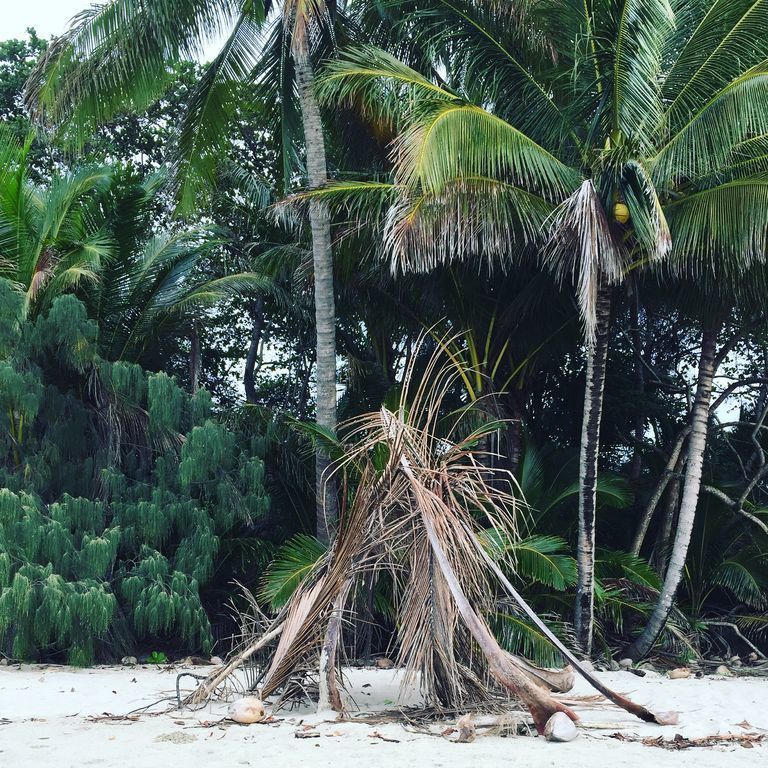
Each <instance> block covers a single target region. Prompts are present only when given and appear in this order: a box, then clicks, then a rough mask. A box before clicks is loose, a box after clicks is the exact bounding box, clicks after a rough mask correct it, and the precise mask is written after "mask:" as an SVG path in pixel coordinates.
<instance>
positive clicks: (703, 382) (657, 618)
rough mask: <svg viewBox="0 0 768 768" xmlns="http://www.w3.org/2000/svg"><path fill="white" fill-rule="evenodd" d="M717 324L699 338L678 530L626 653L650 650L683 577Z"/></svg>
mask: <svg viewBox="0 0 768 768" xmlns="http://www.w3.org/2000/svg"><path fill="white" fill-rule="evenodd" d="M718 329H719V324H716V325H715V326H714V327H711V328H705V329H704V332H703V334H702V340H701V357H700V359H699V378H698V382H697V385H696V396H695V398H694V401H693V409H692V413H691V437H690V442H689V448H688V464H687V466H686V469H685V479H684V482H683V497H682V500H681V502H680V514H679V516H678V520H677V531H676V532H675V541H674V544H673V546H672V555H671V557H670V559H669V566H668V567H667V573H666V575H665V577H664V584H663V586H662V588H661V594H660V595H659V600H658V602H657V603H656V606H655V608H654V609H653V613H652V614H651V616H650V618H649V619H648V624H647V625H646V627H645V629H644V630H643V632H642V634H641V635H640V636H639V637H638V638H637V639H636V640H635V642H634V643H632V645H630V647H629V648H628V649H627V652H626V656H627V657H629V658H632V659H640V658H642V657H643V656H645V655H646V654H647V653H648V651H650V650H651V648H652V647H653V644H654V643H655V642H656V638H657V637H658V636H659V634H660V633H661V630H662V629H663V628H664V624H665V623H666V621H667V618H668V616H669V612H670V611H671V610H672V603H673V601H674V599H675V593H676V592H677V588H678V587H679V585H680V581H681V580H682V578H683V570H684V568H685V559H686V557H687V555H688V546H689V544H690V543H691V534H692V532H693V523H694V520H695V517H696V505H697V504H698V501H699V492H700V490H701V472H702V467H703V465H704V451H705V449H706V446H707V428H708V425H709V407H710V402H711V399H712V382H713V379H714V376H715V369H716V365H715V345H716V342H717V333H718Z"/></svg>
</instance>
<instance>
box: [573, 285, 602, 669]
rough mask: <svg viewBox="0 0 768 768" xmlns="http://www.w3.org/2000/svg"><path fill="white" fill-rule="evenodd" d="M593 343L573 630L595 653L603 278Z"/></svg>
mask: <svg viewBox="0 0 768 768" xmlns="http://www.w3.org/2000/svg"><path fill="white" fill-rule="evenodd" d="M596 319H597V322H596V328H595V343H594V346H593V347H592V348H591V349H590V350H588V352H587V377H586V384H585V387H584V415H583V417H582V418H583V420H582V427H581V450H580V453H579V538H578V546H577V563H578V582H577V585H576V610H575V615H574V629H575V631H576V640H577V641H578V643H579V645H580V646H581V650H582V651H583V652H584V653H585V654H586V655H587V656H589V654H590V653H591V652H592V625H593V623H594V618H595V510H596V507H597V459H598V454H599V452H600V420H601V418H602V415H603V390H604V387H605V368H606V361H607V359H608V332H609V329H610V321H611V289H610V286H609V285H608V283H607V281H606V280H605V278H601V281H600V287H599V288H598V293H597V305H596Z"/></svg>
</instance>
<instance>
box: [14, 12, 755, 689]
mask: <svg viewBox="0 0 768 768" xmlns="http://www.w3.org/2000/svg"><path fill="white" fill-rule="evenodd" d="M766 211H768V2H760V1H757V2H756V1H755V0H750V1H748V0H729V1H728V2H725V1H724V0H588V1H587V2H583V1H582V0H580V1H579V2H572V1H571V0H520V1H519V2H509V3H499V2H497V1H496V0H419V2H414V1H413V0H345V1H344V2H334V3H331V2H320V1H319V0H312V1H310V0H285V2H283V3H271V2H266V0H216V1H215V2H210V0H209V1H208V2H201V0H183V2H178V0H173V2H172V1H171V0H143V2H141V3H135V2H132V1H130V0H107V1H106V2H102V3H100V4H98V5H94V6H91V7H90V8H87V9H84V10H83V12H82V13H81V14H80V15H79V16H77V17H76V18H75V19H74V20H73V22H72V23H71V25H70V26H69V27H68V29H66V30H62V34H61V36H59V37H57V38H55V39H52V40H50V41H44V40H41V39H40V38H39V37H38V36H37V35H35V34H34V33H33V32H30V34H29V37H28V39H26V40H11V41H7V42H5V43H0V294H1V297H0V298H1V299H2V303H1V306H0V313H1V314H0V405H2V408H1V409H0V478H2V490H0V653H3V654H5V655H7V656H9V657H14V658H62V659H66V660H68V661H70V662H72V663H78V664H84V663H90V662H91V661H93V660H96V659H115V658H120V657H121V656H122V655H123V654H126V653H129V652H130V653H139V652H144V651H146V652H148V651H149V650H150V649H152V650H155V649H162V652H163V653H165V654H166V655H168V656H173V655H174V654H179V653H182V652H184V653H192V652H201V653H202V652H206V653H207V652H209V651H210V650H211V649H212V648H213V646H214V644H215V643H219V645H220V647H221V648H222V649H223V650H226V649H227V648H228V645H227V644H228V642H229V640H228V638H229V637H230V635H231V634H232V632H233V631H234V630H235V626H234V624H233V622H232V617H231V614H232V610H235V611H236V610H237V609H239V610H246V608H247V605H248V602H249V600H250V599H253V600H255V601H256V602H257V603H258V605H259V609H260V611H263V612H265V613H267V614H270V615H278V616H279V615H282V614H281V611H284V610H286V606H291V605H296V602H295V600H300V599H301V596H302V595H307V594H309V593H310V592H311V590H312V589H313V587H312V585H316V584H318V583H320V582H319V581H318V580H319V579H321V576H320V575H319V574H322V573H324V571H323V569H331V570H330V572H332V573H333V574H334V579H336V578H337V577H338V578H339V579H341V580H340V581H339V583H338V584H337V585H336V587H337V588H334V590H331V591H329V592H328V593H327V595H326V593H325V592H323V594H324V595H326V597H327V598H328V600H327V602H328V605H330V604H331V603H333V604H334V605H335V604H336V603H335V601H337V600H342V602H345V601H346V602H347V603H348V604H349V606H350V607H353V608H354V609H355V611H356V612H357V613H358V615H359V616H361V617H363V619H364V620H363V621H362V622H361V624H360V627H361V628H360V629H359V630H355V631H354V632H348V633H347V635H345V636H344V639H343V642H344V643H345V644H346V646H347V652H348V653H351V654H353V655H354V656H356V657H359V658H369V657H370V656H371V655H372V654H375V653H397V654H399V658H400V659H401V660H403V662H404V663H406V664H408V663H411V662H412V661H413V659H415V658H418V659H419V660H420V661H419V664H427V661H425V659H426V655H425V654H427V649H426V647H425V646H424V642H426V641H425V640H424V635H423V633H422V629H423V624H422V623H421V621H422V618H423V617H422V616H421V614H420V613H419V610H421V609H417V608H416V607H414V606H415V605H416V603H419V604H420V605H421V608H423V606H424V601H429V600H434V601H441V602H440V603H439V605H438V604H437V603H435V610H436V611H437V612H438V613H439V612H440V611H443V612H445V611H448V612H449V613H450V611H449V606H450V605H452V604H456V605H458V604H459V603H460V602H461V599H460V596H458V592H451V591H450V590H449V591H448V592H446V591H445V590H442V587H441V583H442V582H439V579H438V581H437V582H435V583H434V584H433V587H434V589H428V588H427V587H428V585H429V584H432V582H431V581H430V579H433V578H435V577H434V574H433V573H432V571H431V570H430V569H431V568H432V566H433V563H432V560H430V559H429V558H432V557H433V556H434V557H437V554H438V553H439V552H441V551H444V554H445V556H446V560H445V562H447V563H448V564H449V565H452V567H453V569H454V570H456V569H457V566H458V565H459V552H460V551H462V550H461V548H464V550H463V551H468V548H469V547H470V544H469V543H468V542H470V538H471V537H470V538H466V539H465V538H462V537H460V536H458V534H451V533H450V531H451V530H452V529H451V525H453V524H454V523H455V525H456V526H459V527H461V530H462V531H464V532H465V533H466V532H468V531H471V536H477V540H478V541H479V542H481V543H482V552H483V553H485V554H484V555H482V554H481V553H480V552H476V551H474V550H473V552H474V554H473V555H472V556H473V557H477V558H480V559H478V560H477V562H476V563H475V561H474V560H472V561H471V562H472V563H475V564H474V565H473V566H472V568H474V569H475V570H473V571H471V572H467V574H468V575H466V574H462V572H461V571H460V570H459V571H458V573H459V582H460V586H461V587H462V589H463V590H464V593H465V594H466V595H468V596H469V598H471V602H472V603H473V605H475V606H477V607H478V609H482V613H483V615H484V616H485V618H486V619H487V621H488V626H489V627H490V628H491V630H492V632H493V636H494V639H493V641H492V643H491V644H490V645H488V648H491V646H492V644H493V643H497V644H500V645H501V647H503V648H504V649H506V650H508V651H510V652H512V653H513V654H518V655H520V656H524V657H527V658H529V659H532V660H534V661H536V662H538V663H541V664H545V665H555V664H559V663H561V662H562V661H563V657H562V647H567V648H569V649H571V650H578V653H579V654H580V655H582V656H584V657H591V658H593V659H595V660H600V661H602V662H603V663H606V664H607V663H610V662H611V661H612V660H615V661H617V660H618V659H622V658H625V657H627V656H629V657H631V658H633V659H635V660H639V659H641V658H643V657H646V656H648V655H654V656H657V657H660V658H664V659H667V660H670V661H672V660H679V659H690V658H694V657H696V656H699V655H706V656H718V657H722V658H731V657H732V656H734V655H739V656H741V657H744V658H747V657H748V656H749V654H752V655H753V658H756V657H760V656H762V655H763V654H766V653H768V597H767V595H768V487H766V485H765V481H766V477H768V453H767V451H768V430H767V425H766V417H767V416H768V316H766V307H768V302H766V295H768V281H766V278H767V277H768V272H767V270H768V218H767V214H766ZM446 366H447V368H446ZM446 370H450V371H452V373H451V374H446V373H444V371H446ZM425 403H429V405H428V406H427V405H425ZM419 409H422V410H419ZM386 414H394V416H392V417H391V418H393V419H395V421H392V422H388V421H387V419H388V418H390V417H388V416H386ZM382 419H383V421H382ZM401 422H402V423H403V424H407V425H411V424H423V425H424V426H420V427H418V428H416V427H414V428H413V429H414V430H415V432H413V433H412V432H410V431H408V430H410V429H411V427H410V426H409V427H408V430H406V431H407V432H408V436H409V437H408V439H409V440H412V441H414V442H413V444H414V445H416V444H419V445H421V446H422V448H424V450H423V451H422V452H421V453H419V451H416V450H415V449H414V451H413V452H412V453H409V450H410V449H408V450H406V448H405V447H404V446H403V445H402V444H399V443H395V444H393V443H392V442H391V441H392V439H393V438H392V435H387V434H385V433H386V427H387V424H390V427H391V428H392V429H393V430H394V429H395V425H396V424H400V423H401ZM403 429H405V427H403ZM416 433H418V437H417V436H416ZM403 434H405V432H404V433H403ZM419 441H423V443H420V442H419ZM425 446H426V447H425ZM441 446H442V449H441ZM443 449H444V451H445V454H444V455H443V454H441V450H443ZM452 451H453V452H452ZM427 455H428V456H429V458H428V459H427V458H424V457H426V456H427ZM396 456H397V457H402V456H407V457H408V461H410V462H416V463H418V462H419V461H420V459H418V458H417V457H418V456H422V458H423V461H424V465H423V466H419V467H418V471H417V472H416V475H415V476H416V477H417V478H418V481H419V482H418V483H415V481H413V479H412V478H410V476H408V475H407V472H406V474H405V475H404V477H405V478H406V479H407V482H408V483H412V486H409V487H408V488H406V487H405V486H404V485H402V483H404V482H406V481H405V480H403V477H401V476H400V475H399V474H398V473H402V472H403V471H404V470H403V468H402V466H400V465H398V466H395V465H394V464H393V463H392V462H393V461H394V458H393V457H396ZM399 460H400V459H398V461H399ZM431 462H435V464H434V466H435V467H437V466H438V465H439V467H440V470H439V471H438V470H437V469H435V470H434V471H435V473H436V474H435V478H437V475H439V474H440V472H445V473H446V475H445V480H444V482H443V481H440V482H441V483H442V485H440V487H441V488H443V490H444V492H445V493H446V494H448V496H449V498H450V499H451V500H452V501H451V502H450V503H449V504H448V507H450V509H447V511H446V510H443V512H441V513H440V514H438V512H437V511H436V508H434V509H433V508H432V507H429V509H431V511H430V512H429V514H427V513H426V512H425V511H424V510H425V509H427V507H428V506H429V505H427V506H424V497H423V496H422V495H421V494H422V490H419V489H420V488H421V487H422V485H423V486H424V487H427V486H429V482H428V481H427V480H426V479H425V478H426V476H427V475H428V474H429V472H430V471H431V470H428V467H429V466H432V464H431ZM441 462H443V463H441ZM469 467H472V470H471V472H470V469H469ZM473 472H476V474H472V473H473ZM467 473H468V474H467ZM394 477H399V478H400V479H399V480H397V481H395V480H394V479H393V478H394ZM456 477H464V478H471V481H470V480H467V483H468V484H467V485H462V483H461V481H459V480H456ZM388 478H389V479H388ZM409 478H410V479H409ZM385 481H386V482H390V481H391V482H392V488H391V489H390V493H389V494H384V493H383V492H382V488H381V483H384V482H385ZM434 482H435V483H437V484H439V483H438V480H437V479H435V480H434ZM377 483H378V485H377ZM453 483H457V485H456V486H455V488H454V485H453ZM406 484H407V483H406ZM486 484H487V485H486ZM480 488H482V489H483V490H482V491H481V490H478V489H480ZM449 489H453V490H449ZM488 489H490V490H488ZM442 492H443V491H441V493H442ZM444 498H446V497H444V496H441V499H444ZM441 503H442V502H441ZM366 504H367V506H365V505H366ZM451 504H454V505H458V506H454V507H451ZM366 510H367V513H368V514H369V515H370V516H371V517H370V519H368V518H366V517H365V515H364V514H363V512H365V511H366ZM441 515H442V516H441ZM430 516H432V517H430ZM435 516H436V517H435ZM433 517H434V519H433ZM449 518H450V520H453V523H450V524H449V520H448V519H449ZM430 520H432V523H430ZM431 524H437V528H436V530H437V531H438V533H439V535H438V534H436V535H437V538H438V539H439V545H438V546H437V548H434V547H433V549H432V550H430V551H431V552H432V554H429V553H428V552H427V550H424V549H423V545H424V537H425V536H427V537H428V531H429V530H431V528H430V525H431ZM382 526H383V527H382ZM406 531H407V535H406ZM363 532H365V533H364V534H363ZM469 535H470V534H469V533H467V536H469ZM356 536H358V537H363V538H355V537H356ZM373 539H378V540H379V541H380V542H381V546H380V549H379V550H378V551H377V554H376V557H377V558H380V560H381V564H382V567H381V568H370V569H367V568H366V567H362V566H361V568H360V574H361V575H360V581H359V584H358V585H357V586H356V587H355V589H353V590H351V592H350V590H349V589H347V588H346V587H345V586H344V585H345V584H346V581H345V580H344V579H343V578H342V576H344V574H343V573H342V571H343V568H341V566H340V565H339V563H342V564H343V563H345V562H346V561H345V560H344V557H345V556H346V555H345V554H344V553H345V552H348V551H352V549H348V548H355V547H358V545H360V546H362V545H361V544H360V542H361V541H365V542H367V543H366V545H365V546H369V545H370V542H371V541H373ZM433 545H434V542H433ZM371 546H372V545H371ZM451 547H458V548H459V549H457V550H451ZM355 551H358V550H355ZM360 556H361V557H362V554H361V555H360ZM483 557H487V558H490V560H492V561H493V562H494V563H495V564H496V565H495V566H494V567H496V568H497V569H498V572H499V573H501V574H502V575H503V578H504V579H505V580H507V583H508V584H509V585H511V587H512V588H513V590H516V591H517V592H519V593H520V594H522V595H523V596H524V598H525V600H526V601H527V604H528V605H530V606H531V607H532V608H533V609H534V610H535V612H536V613H537V614H538V615H539V616H542V617H544V618H545V620H546V623H547V626H548V627H549V628H550V630H551V631H552V632H554V635H555V636H556V638H558V639H559V642H560V643H562V644H564V645H563V646H562V647H557V646H556V644H553V641H552V638H551V637H549V636H548V635H547V634H546V633H543V632H542V630H541V627H540V626H539V624H538V623H537V621H535V620H533V619H532V618H531V615H530V614H529V613H527V612H526V610H525V609H523V608H522V607H521V606H520V604H518V603H516V602H515V600H513V599H510V596H509V594H508V593H505V591H504V589H501V588H499V587H498V585H496V587H494V586H493V585H492V584H491V583H490V582H488V581H487V580H486V578H485V577H484V576H483V577H482V578H480V577H479V576H477V574H478V573H479V572H480V570H479V569H480V568H481V565H480V563H481V561H482V562H485V560H484V559H483ZM424 558H427V559H426V560H425V559H424ZM377 562H378V560H377ZM349 567H350V568H352V566H349ZM355 567H357V566H355ZM468 567H469V566H468ZM482 567H483V568H484V567H485V566H484V565H483V566H482ZM334 569H336V570H334ZM338 569H341V570H338ZM404 573H409V574H412V575H411V577H410V579H411V581H408V580H407V579H405V577H404V576H403V574H404ZM473 574H474V575H473ZM462 579H463V580H462ZM334 583H335V582H334ZM235 584H237V585H239V586H235ZM326 586H327V585H326ZM417 586H418V589H419V590H421V591H415V590H417ZM443 586H444V585H443ZM243 587H244V588H245V590H243ZM324 588H325V587H324ZM327 588H328V589H329V590H330V587H327ZM441 590H442V591H441ZM249 592H250V593H253V595H254V596H255V597H253V598H251V597H249ZM295 595H298V597H297V598H295V599H293V598H292V596H295ZM313 599H314V598H313ZM227 600H232V601H234V605H233V606H231V607H227V605H226V603H227ZM292 600H293V601H292ZM451 601H453V603H451ZM457 601H458V602H457ZM328 605H326V606H315V608H313V610H316V611H317V612H318V613H317V615H318V616H321V615H323V616H324V615H325V614H324V613H323V611H326V610H327V609H328ZM440 615H442V614H440ZM445 615H446V616H447V615H448V614H447V613H446V614H445ZM470 623H471V622H470ZM468 626H469V625H468ZM457 632H459V630H457ZM478 637H479V635H476V634H473V632H472V629H471V627H470V628H469V629H468V630H466V631H464V630H461V631H460V632H459V634H457V642H459V640H460V642H461V644H463V646H466V647H469V646H471V644H472V643H478V642H480V641H479V640H478ZM489 642H490V641H488V640H487V638H486V639H483V643H486V644H487V643H489ZM438 646H439V644H438V645H437V646H435V647H438ZM439 647H442V646H439ZM305 650H306V649H302V648H299V649H298V650H296V651H295V658H293V659H292V662H293V661H297V660H300V659H302V658H304V657H303V656H302V653H304V651H305ZM494 652H495V651H494ZM570 652H571V651H569V653H570ZM292 653H293V652H292ZM457 653H458V651H457ZM457 658H458V661H457V660H453V661H451V660H448V659H447V658H443V657H441V658H440V659H437V658H435V659H434V660H433V661H431V662H429V664H430V665H432V667H434V668H435V669H437V668H438V667H439V670H438V672H439V674H437V673H436V674H437V677H436V678H435V680H436V681H437V683H436V684H439V685H438V687H441V686H442V688H441V690H448V688H451V686H454V688H452V690H454V692H455V691H461V692H464V693H466V691H467V690H468V688H467V686H470V683H469V681H468V680H464V679H463V678H462V677H461V675H462V674H464V673H463V672H462V673H460V672H459V671H457V670H459V667H460V666H461V658H460V657H457ZM409 659H410V660H411V662H409V661H408V660H409ZM286 663H287V662H286ZM457 664H458V665H459V666H456V665H457ZM435 665H437V666H435ZM287 669H288V668H287V667H286V670H287ZM286 670H283V672H284V673H285V674H288V673H287V671H286ZM440 670H442V671H440ZM281 674H283V673H281ZM278 678H279V679H280V680H283V678H282V677H280V676H279V675H278ZM276 679H277V678H276ZM278 682H279V681H278ZM283 682H284V680H283ZM276 685H277V683H276ZM470 687H471V686H470ZM433 693H435V691H433ZM464 693H462V695H464ZM441 695H442V694H440V691H437V692H436V693H435V697H436V700H438V699H440V698H441Z"/></svg>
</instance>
